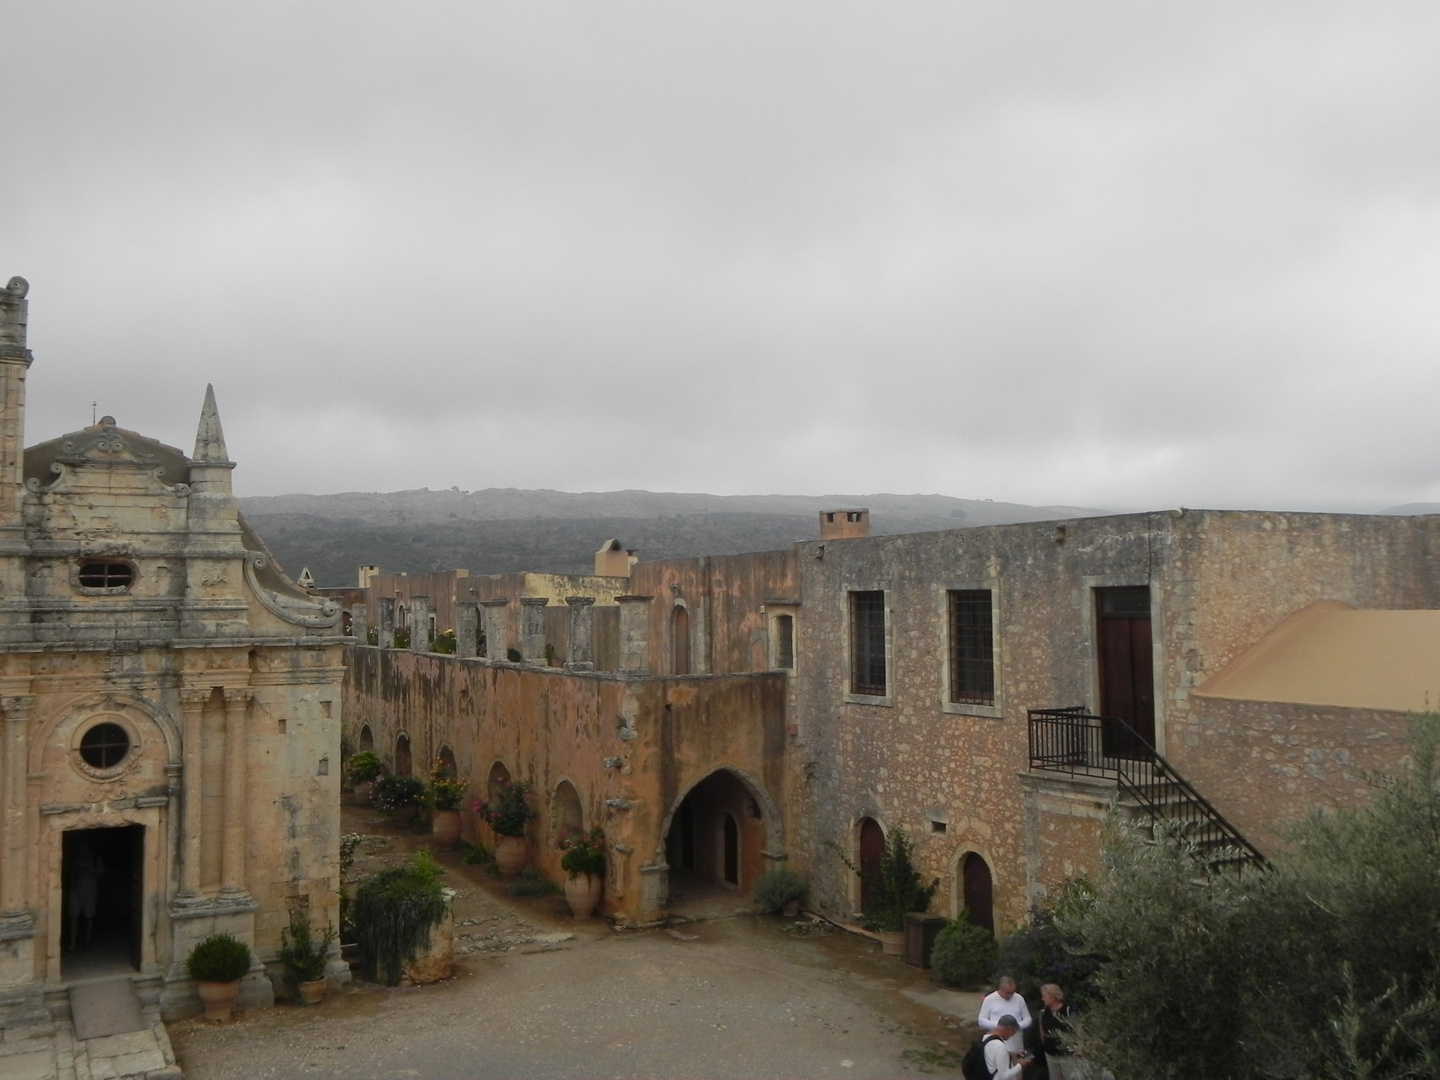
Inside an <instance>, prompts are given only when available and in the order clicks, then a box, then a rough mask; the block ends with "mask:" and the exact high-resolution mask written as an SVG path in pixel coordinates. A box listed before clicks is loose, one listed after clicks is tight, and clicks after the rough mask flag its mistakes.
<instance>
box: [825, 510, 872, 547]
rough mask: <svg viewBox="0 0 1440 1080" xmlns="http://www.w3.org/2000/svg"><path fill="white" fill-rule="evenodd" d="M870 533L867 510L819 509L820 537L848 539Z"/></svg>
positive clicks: (868, 512)
mask: <svg viewBox="0 0 1440 1080" xmlns="http://www.w3.org/2000/svg"><path fill="white" fill-rule="evenodd" d="M869 535H870V511H869V510H821V511H820V539H821V540H849V539H851V538H853V537H857V536H869Z"/></svg>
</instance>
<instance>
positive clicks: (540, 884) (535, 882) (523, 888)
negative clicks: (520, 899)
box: [505, 866, 564, 896]
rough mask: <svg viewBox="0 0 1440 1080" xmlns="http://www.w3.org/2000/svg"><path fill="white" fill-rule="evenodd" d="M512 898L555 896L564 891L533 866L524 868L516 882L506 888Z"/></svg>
mask: <svg viewBox="0 0 1440 1080" xmlns="http://www.w3.org/2000/svg"><path fill="white" fill-rule="evenodd" d="M505 891H506V892H508V893H509V894H510V895H511V896H554V895H555V894H556V893H559V892H563V891H564V890H563V889H561V888H560V886H559V885H556V884H555V883H554V882H553V881H551V880H550V879H549V878H547V877H546V876H545V875H544V874H542V873H540V871H539V870H537V869H535V867H533V866H527V867H525V868H523V869H522V870H521V871H520V873H518V874H516V875H515V880H514V881H512V882H510V884H509V885H506V886H505Z"/></svg>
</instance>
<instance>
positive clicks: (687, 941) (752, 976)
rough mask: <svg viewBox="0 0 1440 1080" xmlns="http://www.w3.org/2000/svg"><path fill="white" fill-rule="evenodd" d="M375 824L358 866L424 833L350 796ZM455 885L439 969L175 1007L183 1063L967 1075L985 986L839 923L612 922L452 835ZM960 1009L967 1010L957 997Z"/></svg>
mask: <svg viewBox="0 0 1440 1080" xmlns="http://www.w3.org/2000/svg"><path fill="white" fill-rule="evenodd" d="M346 814H347V819H348V820H347V823H346V824H347V828H350V829H353V830H354V831H362V832H365V833H366V834H371V835H378V836H380V837H382V840H380V841H379V842H374V843H367V844H366V845H364V846H363V847H362V848H361V850H360V851H359V852H358V853H357V859H356V867H355V869H356V873H357V874H358V875H361V876H363V875H366V874H369V873H373V872H374V871H375V870H376V869H379V868H380V867H381V866H383V865H391V864H393V863H395V862H399V861H402V860H404V859H406V858H408V857H409V853H410V851H411V850H413V849H414V848H415V847H417V846H419V845H420V844H421V843H423V842H424V838H423V837H419V836H415V835H413V834H404V833H399V832H397V831H396V830H394V829H390V828H388V827H386V826H384V825H383V824H381V823H380V819H378V818H373V817H371V816H370V815H358V814H356V813H355V812H354V811H353V810H351V809H349V808H347V811H346ZM440 862H441V864H442V865H443V866H444V867H445V869H446V880H447V884H449V885H450V886H451V887H453V888H455V889H457V891H458V895H457V897H456V904H455V912H456V922H457V941H456V945H457V953H458V954H459V955H458V964H457V971H456V975H455V977H454V978H452V979H450V980H448V981H447V982H445V983H441V984H437V985H434V986H428V987H419V988H413V989H388V988H385V987H376V986H371V985H367V984H357V985H355V986H352V987H349V988H346V989H345V990H344V991H342V992H340V993H338V994H333V995H331V997H330V998H328V999H327V1000H326V1002H325V1003H324V1004H323V1005H321V1006H319V1007H318V1008H310V1009H303V1008H298V1007H295V1006H291V1005H279V1006H276V1007H275V1008H274V1009H268V1010H254V1011H251V1012H248V1013H245V1014H242V1015H241V1016H240V1018H239V1019H238V1020H237V1021H236V1022H235V1023H234V1024H232V1025H230V1026H228V1027H224V1028H217V1027H211V1026H207V1025H205V1024H204V1023H203V1022H201V1021H196V1020H192V1021H185V1022H182V1023H179V1024H173V1025H171V1026H170V1033H171V1038H172V1040H173V1042H174V1045H175V1051H176V1055H177V1057H178V1059H179V1061H180V1063H181V1065H182V1066H183V1067H184V1069H185V1075H186V1077H187V1078H188V1080H231V1078H234V1080H241V1078H252V1077H253V1078H262V1077H315V1078H322V1080H323V1078H331V1077H334V1078H336V1080H340V1078H346V1080H363V1078H377V1080H378V1078H385V1077H420V1078H432V1077H434V1078H439V1077H477V1078H478V1077H507V1076H513V1077H651V1076H685V1077H809V1076H814V1077H885V1076H897V1075H906V1074H909V1075H917V1074H921V1073H930V1072H938V1073H941V1074H946V1075H955V1074H956V1073H957V1071H958V1059H959V1051H960V1050H962V1049H963V1047H964V1046H965V1045H967V1044H968V1039H969V1037H970V1036H969V1027H968V1024H965V1023H963V1022H962V1021H960V1020H958V1019H957V1018H956V1016H957V1015H958V1016H968V1015H973V1012H972V1010H973V1008H974V1005H973V1002H974V1001H975V1000H976V999H975V998H974V996H973V995H968V994H957V993H954V992H950V991H945V990H937V989H936V988H935V986H934V982H933V980H932V978H931V977H930V973H929V972H924V971H920V970H918V969H916V968H912V967H908V966H907V965H905V964H903V963H901V962H900V961H898V960H896V959H894V958H891V957H884V956H882V955H881V954H880V951H879V948H878V946H876V945H875V944H874V943H873V942H871V941H869V940H867V939H864V938H860V937H856V936H854V935H850V934H846V933H843V932H840V931H835V930H833V929H830V928H828V926H827V925H826V924H812V923H810V922H809V921H808V920H803V921H801V922H800V923H798V924H797V923H795V922H790V921H785V920H779V919H770V918H759V917H753V916H750V917H738V918H729V919H723V920H718V921H714V922H699V923H690V924H687V925H683V926H679V927H673V928H671V929H669V930H650V931H640V932H625V933H615V932H613V931H611V930H610V929H609V928H608V927H607V925H606V924H605V923H604V922H603V921H601V920H598V919H597V920H585V921H577V920H575V919H573V918H571V917H570V915H569V912H568V910H566V908H565V904H564V901H563V899H560V898H556V897H541V898H515V897H510V896H508V895H507V894H506V893H505V892H504V889H503V886H501V885H500V883H499V882H498V881H496V880H495V879H494V878H491V877H490V876H489V875H488V874H486V873H485V872H484V871H481V870H479V869H477V868H475V867H467V866H462V865H460V863H459V861H458V859H457V858H455V857H454V856H453V855H450V854H448V853H446V854H441V855H440ZM949 1013H954V1014H956V1015H949Z"/></svg>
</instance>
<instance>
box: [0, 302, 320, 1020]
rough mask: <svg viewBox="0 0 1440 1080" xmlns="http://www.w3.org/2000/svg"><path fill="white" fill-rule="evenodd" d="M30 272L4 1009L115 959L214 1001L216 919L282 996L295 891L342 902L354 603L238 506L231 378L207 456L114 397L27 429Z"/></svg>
mask: <svg viewBox="0 0 1440 1080" xmlns="http://www.w3.org/2000/svg"><path fill="white" fill-rule="evenodd" d="M27 289H28V286H27V284H26V282H25V281H24V279H22V278H12V279H11V280H10V283H9V285H8V286H7V287H6V288H5V290H4V291H3V292H0V489H3V490H0V583H3V593H0V665H3V667H0V800H3V815H0V1029H3V1028H10V1027H14V1028H20V1027H25V1026H29V1025H39V1026H41V1027H43V1026H44V1025H45V1024H46V1023H47V1021H48V1016H49V1012H48V1008H47V1006H48V1004H49V1003H48V1002H47V1001H46V996H47V994H56V993H58V992H59V991H60V990H61V989H62V988H63V987H64V986H65V985H66V984H67V983H68V982H70V981H71V980H74V979H77V978H82V977H85V976H87V975H93V974H95V973H97V972H109V971H111V970H119V971H124V972H133V973H134V978H135V981H136V985H137V990H138V991H139V992H140V995H141V997H142V999H148V1000H149V1001H151V1002H154V1001H157V1000H158V1002H159V1003H160V1005H161V1009H162V1012H163V1013H164V1014H166V1015H168V1016H175V1015H180V1014H183V1013H185V1012H189V1011H195V1010H196V1009H197V1008H198V1001H197V999H196V996H195V991H194V986H193V984H192V983H191V982H190V981H189V979H188V977H187V975H186V973H185V968H184V961H185V958H186V957H187V956H188V955H189V952H190V949H191V946H192V945H193V944H194V943H195V942H196V941H198V940H200V939H202V938H204V937H206V936H208V935H209V934H211V933H213V932H216V931H228V932H230V933H232V934H234V935H235V936H236V937H239V938H240V939H242V940H243V941H245V942H246V943H248V944H250V945H251V947H252V949H253V950H254V953H255V954H256V963H255V967H254V969H253V971H252V973H251V975H250V976H249V977H247V979H246V980H245V983H244V986H243V989H242V1001H247V1000H248V1001H249V1002H251V1003H258V1002H268V1001H270V1000H271V999H272V991H271V982H270V980H269V979H268V978H267V977H266V976H265V972H264V968H263V967H262V966H261V964H260V960H263V959H273V958H274V955H275V951H276V949H277V948H278V945H279V936H280V928H281V927H282V926H283V925H285V923H286V921H287V917H288V916H287V913H288V910H289V909H290V908H291V907H293V906H304V907H308V908H309V909H310V910H311V911H312V912H315V913H317V914H318V918H319V919H320V920H321V921H323V919H324V918H325V917H326V916H327V915H328V916H329V918H330V919H331V920H332V921H338V919H337V911H336V908H337V904H338V896H337V892H336V889H337V886H338V881H337V876H338V844H339V779H340V768H339V766H340V700H341V683H342V678H343V673H344V648H343V646H344V639H342V638H341V637H339V636H338V628H339V618H340V613H339V606H338V605H337V604H335V603H334V602H333V601H328V600H323V599H319V598H316V597H313V596H310V595H307V594H306V593H305V592H303V591H302V590H300V589H298V588H297V587H296V586H294V585H293V584H292V583H291V582H289V581H288V580H287V579H286V578H285V577H284V576H283V575H282V574H281V573H279V571H278V569H277V568H276V567H275V565H274V564H273V562H272V560H271V559H270V557H269V555H268V554H267V552H266V550H265V548H264V546H263V545H262V544H261V543H260V541H259V540H258V539H257V538H256V537H255V536H254V534H253V533H251V532H250V530H249V529H248V527H247V526H246V525H245V522H244V521H243V520H242V519H241V518H240V516H239V514H238V513H237V511H236V507H235V500H234V497H233V496H232V494H231V488H230V473H231V470H232V469H234V468H235V465H234V463H233V462H232V461H230V459H229V455H228V453H227V451H226V448H225V439H224V435H223V434H222V432H221V428H220V417H219V414H218V412H217V411H216V408H215V396H214V393H213V391H211V390H209V389H207V391H206V394H205V401H204V407H203V409H202V410H201V413H200V423H199V430H198V432H197V434H196V438H195V450H194V453H193V454H192V455H190V456H189V457H187V456H186V455H185V454H184V453H183V452H182V451H180V450H177V449H175V448H174V447H170V446H165V445H163V444H162V443H159V442H156V441H155V440H153V439H150V438H146V437H145V436H143V435H138V434H136V433H135V432H132V431H126V430H125V429H123V428H120V427H118V426H117V425H116V422H115V420H114V419H113V418H111V417H108V416H106V417H103V418H102V419H101V420H100V422H99V423H97V424H94V425H92V426H91V427H88V428H85V429H84V430H82V431H76V432H72V433H71V434H68V435H62V436H60V437H59V438H57V439H51V440H50V441H48V442H43V443H40V444H38V445H36V446H31V447H28V448H25V447H24V442H23V440H24V421H25V375H26V371H27V369H28V368H29V366H30V363H31V360H32V357H31V354H30V351H29V350H28V349H27V348H26V316H27V306H26V292H27ZM86 868H88V869H86ZM84 873H88V874H90V875H91V876H92V880H93V879H94V878H95V877H98V882H99V889H98V902H97V904H96V908H95V909H94V918H93V919H85V918H76V919H73V920H72V919H70V918H68V917H67V916H68V914H69V913H71V912H72V911H73V910H74V909H72V907H71V904H70V900H71V899H72V894H73V891H74V890H75V889H76V888H81V887H83V886H81V885H79V884H78V878H79V877H80V876H81V875H82V874H84ZM75 938H78V939H79V942H78V943H79V944H80V945H82V946H86V947H84V948H82V949H80V950H78V951H76V950H72V948H71V946H72V944H75V943H76V942H75V940H74V939H75ZM335 971H336V974H337V975H342V974H344V975H348V969H345V968H344V965H343V964H340V963H339V961H338V957H337V959H336V964H335Z"/></svg>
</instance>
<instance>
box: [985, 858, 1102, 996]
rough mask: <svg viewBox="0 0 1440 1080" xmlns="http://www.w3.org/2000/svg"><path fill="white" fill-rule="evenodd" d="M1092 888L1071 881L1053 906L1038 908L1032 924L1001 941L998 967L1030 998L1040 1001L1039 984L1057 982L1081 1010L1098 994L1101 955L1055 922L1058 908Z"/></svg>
mask: <svg viewBox="0 0 1440 1080" xmlns="http://www.w3.org/2000/svg"><path fill="white" fill-rule="evenodd" d="M1088 891H1089V886H1088V885H1086V884H1085V883H1084V882H1080V881H1077V882H1072V883H1071V884H1070V885H1069V886H1067V887H1066V891H1065V893H1064V894H1063V895H1062V896H1061V897H1060V899H1059V900H1057V901H1056V902H1055V905H1054V907H1053V908H1036V909H1035V910H1033V911H1032V912H1031V913H1030V923H1029V925H1028V926H1025V927H1024V928H1022V929H1020V930H1016V931H1015V932H1014V933H1013V934H1010V935H1009V936H1007V937H1006V938H1005V940H1004V941H1002V942H1001V943H1000V957H999V960H998V961H997V964H996V968H997V970H999V971H1003V972H1004V973H1005V974H1006V975H1009V976H1010V977H1011V978H1013V979H1014V980H1015V987H1016V989H1017V990H1019V992H1020V993H1021V995H1022V996H1024V997H1025V999H1026V1000H1028V1001H1039V1000H1040V987H1042V986H1043V985H1045V984H1046V983H1058V984H1059V985H1060V986H1061V987H1062V988H1063V989H1064V991H1065V1000H1066V1001H1067V1002H1069V1003H1070V1004H1071V1005H1074V1006H1076V1007H1077V1008H1079V1009H1080V1010H1081V1011H1082V1012H1083V1011H1084V1010H1085V1008H1086V1007H1087V1006H1088V1005H1089V1004H1090V1002H1091V1000H1092V999H1093V998H1094V996H1095V987H1094V977H1095V972H1096V970H1097V969H1098V968H1099V966H1100V959H1099V957H1096V956H1092V955H1090V954H1088V953H1086V952H1085V951H1084V949H1083V948H1082V946H1081V943H1080V939H1079V938H1078V937H1076V936H1075V934H1073V933H1066V932H1063V931H1061V930H1060V928H1059V927H1057V926H1056V925H1055V918H1056V911H1063V910H1065V909H1066V908H1067V907H1069V906H1070V905H1072V904H1074V903H1076V902H1083V897H1084V896H1085V894H1087V893H1088Z"/></svg>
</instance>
